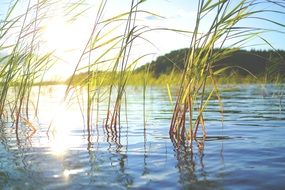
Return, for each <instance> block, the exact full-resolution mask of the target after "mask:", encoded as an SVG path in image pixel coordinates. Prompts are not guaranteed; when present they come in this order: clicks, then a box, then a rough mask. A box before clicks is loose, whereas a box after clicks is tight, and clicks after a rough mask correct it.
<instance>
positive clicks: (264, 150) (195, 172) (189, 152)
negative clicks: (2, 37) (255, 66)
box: [0, 85, 285, 190]
mask: <svg viewBox="0 0 285 190" xmlns="http://www.w3.org/2000/svg"><path fill="white" fill-rule="evenodd" d="M221 89H222V92H221V95H222V101H223V104H224V114H223V117H222V116H221V114H220V107H219V103H218V102H217V101H215V100H211V102H210V104H209V106H208V109H207V111H206V112H205V115H204V118H205V119H206V129H207V135H208V138H207V139H206V141H205V143H204V150H200V149H198V148H197V144H196V143H193V148H192V149H191V148H190V147H188V146H180V147H176V146H174V144H173V143H172V141H171V139H170V138H169V135H168V129H169V123H170V121H171V116H172V112H171V110H172V105H171V104H170V102H169V98H168V96H167V90H166V89H165V88H158V87H149V89H148V91H147V98H146V104H145V109H146V125H145V130H144V118H143V104H142V103H143V98H142V90H141V89H140V88H134V87H132V88H131V87H130V88H129V89H128V94H127V110H128V112H127V113H128V114H127V115H125V114H124V113H122V115H121V117H122V118H125V117H127V121H128V122H127V123H126V122H125V119H122V125H121V126H120V129H119V131H118V135H116V136H111V135H108V133H106V131H104V129H103V128H102V122H103V121H102V120H99V121H98V122H97V121H96V119H93V120H94V123H95V124H94V126H93V129H92V136H91V140H90V141H88V140H87V132H86V127H84V125H83V123H84V119H83V117H82V114H81V111H80V110H81V109H84V105H83V104H81V106H79V105H78V104H75V103H73V102H72V101H71V102H70V103H69V104H68V105H66V104H64V103H62V102H61V101H60V100H59V98H58V97H59V96H61V95H62V94H63V93H64V88H63V87H61V86H56V87H47V88H45V89H43V92H42V96H41V99H40V104H39V115H38V119H34V120H32V119H31V122H32V123H33V125H35V126H36V127H37V128H38V130H37V131H36V133H34V134H32V132H31V131H29V130H28V129H27V127H25V126H24V125H23V126H21V127H20V131H19V134H18V138H16V134H15V129H14V128H13V127H11V124H9V123H3V125H2V126H1V127H0V142H1V144H0V189H116V190H117V189H229V190H232V189H284V186H285V181H284V179H285V104H284V102H285V98H284V100H283V99H282V93H283V91H282V88H278V87H275V86H273V85H231V86H222V87H221ZM283 90H284V88H283ZM77 97H78V98H77V99H80V96H77ZM74 101H78V100H74ZM104 101H105V100H102V102H100V104H99V105H100V106H99V112H98V115H99V118H104V114H105V113H106V106H105V103H104ZM123 104H125V103H123ZM94 109H95V110H96V109H97V107H96V106H95V107H94ZM122 109H123V110H125V108H124V106H123V108H122ZM123 112H124V111H123ZM96 115H97V112H96V111H95V112H94V118H95V117H96ZM51 120H52V125H51V128H50V130H49V133H47V130H48V128H49V126H50V121H51ZM222 120H223V122H222ZM96 123H97V124H98V125H96Z"/></svg>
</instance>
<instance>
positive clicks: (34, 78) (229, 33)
mask: <svg viewBox="0 0 285 190" xmlns="http://www.w3.org/2000/svg"><path fill="white" fill-rule="evenodd" d="M25 2H26V4H25V11H24V13H20V14H18V15H16V13H15V10H16V9H17V7H18V6H20V5H21V6H22V4H21V3H22V2H21V1H19V0H16V1H11V6H10V8H9V10H8V11H7V13H6V15H5V17H4V18H3V19H2V20H1V21H0V53H1V52H4V51H5V52H8V53H7V55H5V54H4V55H3V56H2V57H1V58H0V64H1V65H0V91H1V94H0V117H1V118H0V119H1V121H5V119H6V120H9V121H10V120H11V121H12V123H14V125H15V127H16V132H17V131H18V126H19V125H20V124H21V123H26V124H27V127H29V128H31V129H32V130H34V127H33V126H31V125H30V122H29V117H30V116H31V115H33V116H37V113H38V112H39V111H40V110H39V109H38V105H39V102H40V90H41V86H40V85H39V84H41V83H42V82H44V81H43V80H44V76H45V74H46V73H47V72H48V71H50V69H51V68H52V67H53V65H56V64H59V63H58V60H59V58H57V57H56V56H55V53H54V51H50V52H46V53H42V52H41V51H40V46H41V45H42V43H41V40H40V39H41V38H40V37H41V35H42V29H43V28H44V23H45V22H48V21H49V20H48V19H49V17H50V15H49V11H50V9H52V7H53V6H57V5H58V3H59V2H60V1H58V0H44V1H40V0H37V1H32V0H27V1H25ZM129 2H130V5H129V8H128V10H127V11H126V12H123V13H120V14H118V15H112V17H111V18H106V17H104V13H105V12H106V11H110V10H108V3H110V1H108V0H100V1H97V4H98V7H96V8H93V7H87V8H82V7H84V6H85V1H84V0H77V1H66V3H65V4H64V5H63V10H64V15H65V18H64V19H65V20H67V21H69V22H73V21H75V20H77V19H79V18H80V16H82V15H83V14H84V12H85V11H86V10H89V9H90V8H93V9H94V10H92V11H93V13H96V14H95V16H94V18H93V25H92V27H91V29H90V30H91V31H86V33H85V34H88V35H89V36H88V38H87V40H86V42H85V44H84V47H83V49H78V50H77V51H78V52H79V53H80V55H79V57H78V59H77V60H76V64H75V67H74V71H73V73H72V75H71V77H70V78H69V80H68V85H67V89H66V93H65V101H68V100H69V99H68V98H74V97H73V96H75V98H77V99H78V100H79V99H80V96H84V98H83V99H85V100H86V101H85V102H84V101H82V102H83V103H82V102H80V101H79V103H80V109H81V110H82V114H83V116H84V118H85V121H86V123H85V124H86V126H87V131H88V140H89V141H90V138H91V133H92V126H93V124H94V119H93V117H94V110H96V111H97V113H96V114H97V116H96V117H97V122H96V123H97V124H98V117H99V107H100V106H99V104H100V102H101V101H103V97H107V101H108V108H107V113H106V118H105V120H104V124H103V125H104V128H105V130H106V131H107V132H108V133H111V135H116V134H117V131H118V130H120V126H119V125H120V118H121V117H122V116H121V109H122V106H123V103H124V102H125V103H126V102H127V99H126V91H127V88H126V87H127V84H129V83H130V82H129V80H130V79H131V78H132V77H138V78H143V88H144V89H143V97H144V100H145V99H146V87H147V85H148V84H151V83H152V81H150V80H149V79H150V77H149V74H150V71H149V69H150V68H148V67H145V68H146V69H145V73H144V74H141V75H139V74H135V72H134V68H135V67H136V64H137V63H138V62H139V61H140V60H141V59H142V58H144V57H145V56H147V55H144V54H143V53H142V55H138V56H137V57H136V58H135V59H133V58H131V54H132V51H133V48H134V43H135V42H136V40H137V39H144V38H143V37H142V35H143V34H144V33H146V32H155V31H157V30H160V31H161V32H163V30H167V31H173V32H185V31H182V30H179V29H178V28H176V29H175V28H174V29H167V28H158V29H149V28H148V27H147V26H140V25H138V24H137V21H138V14H140V13H144V14H146V13H147V14H152V13H149V12H147V11H145V10H141V9H139V7H140V6H141V4H142V3H144V0H130V1H129ZM195 2H197V14H196V22H195V26H194V29H193V31H191V32H190V34H191V38H192V39H191V42H190V47H189V51H188V55H187V58H186V59H185V64H184V69H183V71H182V73H181V74H180V73H179V77H180V81H179V84H180V88H179V91H178V95H177V99H176V102H175V105H174V110H173V117H172V121H171V125H170V129H169V133H170V136H171V137H172V138H173V139H174V140H175V141H176V142H179V143H180V142H181V141H184V140H191V141H193V140H194V139H196V137H197V133H198V129H199V126H201V128H202V133H203V136H204V137H206V129H205V120H204V116H203V113H204V112H205V110H206V107H207V104H208V102H209V101H210V99H211V97H212V96H214V95H215V96H216V97H217V99H218V100H219V101H220V102H221V98H220V95H219V88H218V81H217V79H216V76H217V75H219V74H220V73H222V72H223V71H224V70H226V69H227V68H223V69H219V70H216V69H215V70H214V67H215V64H214V63H216V62H217V61H218V60H221V59H223V58H225V57H227V56H228V55H230V54H232V53H233V52H235V51H236V50H237V49H233V48H224V47H227V46H229V45H228V43H229V42H231V46H232V47H236V48H243V47H244V44H246V42H248V41H249V40H251V39H254V38H260V39H262V40H263V41H264V43H267V44H268V45H270V46H271V44H270V42H269V41H268V40H266V39H264V38H262V37H261V34H263V33H265V32H279V31H276V30H270V29H267V28H255V27H251V26H250V27H249V26H242V25H241V24H240V23H241V22H242V21H243V22H244V21H246V20H247V19H257V20H260V21H263V22H269V23H272V24H275V25H278V26H280V27H284V25H283V24H282V23H278V22H276V21H274V20H270V19H268V18H264V17H261V16H260V15H262V14H263V13H268V12H270V13H274V14H279V15H284V13H283V11H279V10H278V11H277V10H271V9H265V8H264V9H263V8H262V9H259V6H261V7H270V6H269V5H275V6H278V7H279V8H280V9H282V8H283V7H285V6H284V4H285V3H283V2H282V1H274V2H273V1H269V0H239V1H233V0H215V1H214V0H197V1H195ZM195 2H193V4H195ZM267 5H268V6H267ZM153 15H154V14H153ZM154 16H157V15H154ZM121 26H123V29H122V27H121ZM205 26H207V27H206V29H205ZM11 37H12V40H9V39H11ZM145 41H146V42H147V39H145ZM149 43H151V42H149ZM216 48H218V49H220V51H214V49H216ZM86 60H87V63H86ZM272 62H274V61H272ZM276 70H278V65H277V64H273V66H272V67H271V69H270V71H269V73H270V75H272V74H274V73H275V72H276ZM82 73H85V74H86V75H83V74H82ZM174 75H175V76H176V75H178V74H177V73H175V74H174ZM79 76H82V77H81V78H80V77H79ZM171 76H172V75H171ZM177 78H178V77H173V78H171V77H169V76H161V79H160V80H163V81H167V80H169V82H167V84H171V83H174V84H175V83H177ZM35 84H36V85H39V89H38V98H37V102H36V103H33V102H32V101H31V92H32V87H33V86H34V85H35ZM106 84H108V86H106ZM206 84H211V85H212V87H211V89H210V90H209V89H207V88H206ZM168 89H169V90H168V91H169V97H170V100H171V99H172V96H171V93H170V87H169V86H168ZM74 92H75V93H74ZM126 104H127V103H126ZM220 104H221V103H220ZM221 105H222V104H221ZM31 107H33V108H34V113H31ZM125 107H126V108H125V109H126V110H127V106H126V105H125ZM95 108H96V109H95ZM145 112H146V110H145V107H144V114H143V117H144V121H145V122H146V120H145ZM7 118H8V119H7ZM186 125H188V126H189V127H188V128H187V126H186Z"/></svg>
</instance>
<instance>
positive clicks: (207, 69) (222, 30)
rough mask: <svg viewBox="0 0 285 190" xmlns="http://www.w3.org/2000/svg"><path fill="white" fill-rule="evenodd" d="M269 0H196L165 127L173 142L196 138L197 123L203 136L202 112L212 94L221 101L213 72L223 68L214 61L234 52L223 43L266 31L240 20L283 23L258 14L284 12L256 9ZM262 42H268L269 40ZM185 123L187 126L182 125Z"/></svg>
mask: <svg viewBox="0 0 285 190" xmlns="http://www.w3.org/2000/svg"><path fill="white" fill-rule="evenodd" d="M271 3H274V2H271V1H255V0H241V1H232V0H223V1H211V0H198V3H197V15H196V23H195V29H194V31H193V35H192V39H191V43H190V48H189V52H188V56H187V58H186V60H185V65H184V70H183V73H182V77H181V80H180V89H179V92H178V96H177V99H176V104H175V107H174V111H173V117H172V121H171V126H170V130H169V133H170V135H171V137H172V138H173V140H174V141H175V142H178V143H180V142H182V141H185V140H190V142H192V141H193V140H194V139H195V140H196V138H197V132H198V128H199V126H201V128H202V130H201V131H202V134H203V138H204V139H205V138H206V129H205V119H204V117H203V113H204V112H205V109H206V106H207V104H208V102H209V100H210V99H211V97H212V96H213V95H215V96H216V97H217V99H218V100H219V101H220V102H221V98H220V95H219V88H218V83H217V80H216V75H218V74H219V73H221V72H223V71H224V70H226V69H227V68H223V69H219V70H214V69H213V68H214V67H215V64H214V63H216V62H217V61H218V60H221V59H223V58H225V57H227V56H228V55H230V54H231V53H233V52H234V51H235V49H233V48H230V49H229V48H228V49H227V48H225V49H223V48H224V47H225V46H229V45H228V44H227V43H228V42H229V41H230V42H232V43H231V46H232V47H238V48H239V47H243V46H244V44H245V43H246V42H247V41H249V40H250V39H253V38H256V37H259V36H260V35H261V34H262V33H264V32H268V31H269V30H268V29H266V28H255V27H253V26H250V27H249V26H241V25H240V23H241V22H242V21H243V22H244V21H246V20H247V19H257V20H261V21H264V22H270V23H274V24H276V25H279V26H284V25H282V24H280V23H277V22H276V21H272V20H269V19H267V18H263V17H261V16H260V15H261V13H263V14H264V13H268V12H270V13H276V14H284V13H283V12H281V11H275V10H270V9H258V6H264V5H267V6H268V5H269V4H271ZM277 5H278V6H280V7H282V6H284V3H283V2H278V3H277ZM204 20H207V22H209V20H210V21H211V22H210V24H209V25H208V27H207V29H206V31H205V29H203V27H204V26H205V25H207V23H205V21H204ZM260 38H261V37H260ZM264 41H265V42H266V43H267V44H269V45H271V44H270V43H269V41H266V40H264ZM214 48H218V49H220V51H213V50H214ZM207 83H209V84H212V85H211V88H210V90H207V89H206V84H207ZM221 105H222V104H221ZM221 109H222V108H221ZM221 111H222V110H221ZM186 122H187V123H188V124H187V123H186ZM186 125H188V126H189V127H188V128H186Z"/></svg>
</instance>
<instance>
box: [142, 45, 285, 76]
mask: <svg viewBox="0 0 285 190" xmlns="http://www.w3.org/2000/svg"><path fill="white" fill-rule="evenodd" d="M188 50H189V49H186V48H185V49H179V50H175V51H172V52H170V53H168V54H165V55H163V56H159V57H158V58H157V59H156V60H155V61H152V62H151V63H148V64H146V65H144V66H142V67H140V68H138V69H137V71H142V70H145V69H146V67H148V66H149V71H150V72H151V73H153V74H154V76H159V75H161V74H167V73H170V72H171V71H172V70H173V69H174V70H175V71H177V72H179V71H180V70H182V69H183V67H184V62H185V58H186V56H187V52H188ZM224 50H225V49H224ZM218 51H223V50H217V49H216V50H214V52H218ZM213 65H214V66H215V68H214V69H218V68H223V67H228V66H229V69H227V72H226V73H232V72H236V73H238V74H241V75H246V74H249V72H250V73H252V74H254V75H263V74H265V73H267V74H270V73H274V74H276V73H280V74H282V75H285V51H283V50H278V51H271V50H268V51H260V50H250V51H246V50H236V51H234V52H233V53H232V54H231V55H230V56H227V57H225V58H223V59H221V60H218V61H216V62H215V64H213ZM248 71H249V72H248ZM273 71H274V72H273Z"/></svg>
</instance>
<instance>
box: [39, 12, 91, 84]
mask: <svg viewBox="0 0 285 190" xmlns="http://www.w3.org/2000/svg"><path fill="white" fill-rule="evenodd" d="M84 28H86V26H85V24H84V22H79V21H78V22H67V21H66V20H65V19H64V17H62V16H54V17H53V18H51V19H49V20H48V22H47V23H46V25H45V27H44V28H43V32H42V40H43V47H42V49H43V52H53V57H54V59H55V60H56V63H55V64H54V66H53V68H51V71H50V72H49V73H48V74H47V75H48V79H51V78H53V79H67V78H68V77H69V76H70V75H71V74H72V72H73V70H74V67H75V65H76V62H77V60H78V58H79V56H80V53H81V52H82V49H83V47H84V42H85V41H86V39H85V38H86V37H85V36H86V35H84V32H83V31H86V30H85V29H84Z"/></svg>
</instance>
